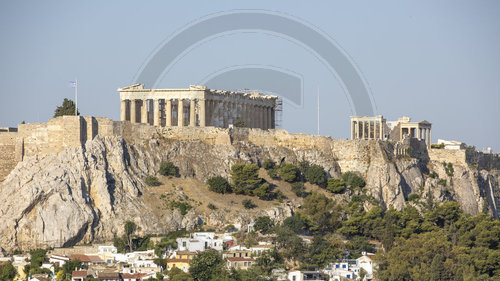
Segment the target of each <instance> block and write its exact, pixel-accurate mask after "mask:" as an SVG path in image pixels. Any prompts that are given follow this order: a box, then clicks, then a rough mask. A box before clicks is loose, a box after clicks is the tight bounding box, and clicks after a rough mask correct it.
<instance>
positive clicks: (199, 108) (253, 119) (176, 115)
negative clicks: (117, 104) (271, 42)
mask: <svg viewBox="0 0 500 281" xmlns="http://www.w3.org/2000/svg"><path fill="white" fill-rule="evenodd" d="M118 91H119V92H120V100H121V111H120V119H121V121H130V122H131V123H145V124H150V125H154V126H162V127H164V126H179V127H182V126H192V127H194V126H200V127H205V126H214V127H222V128H228V127H230V126H232V125H235V126H243V127H249V128H261V129H274V128H275V126H276V111H277V110H279V104H280V100H279V99H278V97H277V96H272V95H263V94H260V93H256V92H251V93H240V92H232V91H220V90H211V89H207V88H206V87H204V86H189V88H188V89H144V85H143V84H135V85H132V86H128V87H124V88H120V89H118Z"/></svg>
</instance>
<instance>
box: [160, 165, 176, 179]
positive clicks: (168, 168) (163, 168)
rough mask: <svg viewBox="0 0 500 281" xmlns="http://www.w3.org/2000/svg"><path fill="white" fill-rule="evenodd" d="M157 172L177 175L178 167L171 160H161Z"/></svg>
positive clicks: (164, 174) (165, 174)
mask: <svg viewBox="0 0 500 281" xmlns="http://www.w3.org/2000/svg"><path fill="white" fill-rule="evenodd" d="M158 173H160V174H161V175H163V176H173V177H177V176H178V175H179V168H178V167H177V166H175V165H174V163H172V162H162V163H161V165H160V170H159V171H158Z"/></svg>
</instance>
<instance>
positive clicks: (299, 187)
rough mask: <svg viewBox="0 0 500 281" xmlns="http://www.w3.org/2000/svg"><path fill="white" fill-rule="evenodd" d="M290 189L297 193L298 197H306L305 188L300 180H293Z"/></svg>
mask: <svg viewBox="0 0 500 281" xmlns="http://www.w3.org/2000/svg"><path fill="white" fill-rule="evenodd" d="M292 191H293V192H294V193H295V195H297V196H298V197H306V196H307V193H306V188H305V186H304V184H303V183H302V182H294V183H292Z"/></svg>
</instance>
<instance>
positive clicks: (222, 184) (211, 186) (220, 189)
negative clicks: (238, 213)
mask: <svg viewBox="0 0 500 281" xmlns="http://www.w3.org/2000/svg"><path fill="white" fill-rule="evenodd" d="M207 184H208V190H210V191H213V192H217V193H222V194H225V193H231V190H232V189H231V185H230V184H229V182H228V181H227V180H226V179H225V178H223V177H221V176H216V177H212V178H209V179H208V180H207Z"/></svg>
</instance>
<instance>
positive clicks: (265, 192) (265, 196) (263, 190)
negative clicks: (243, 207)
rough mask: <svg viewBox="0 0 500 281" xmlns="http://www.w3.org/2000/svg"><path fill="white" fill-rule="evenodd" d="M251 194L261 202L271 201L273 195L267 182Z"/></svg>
mask: <svg viewBox="0 0 500 281" xmlns="http://www.w3.org/2000/svg"><path fill="white" fill-rule="evenodd" d="M252 194H253V195H255V196H257V197H259V199H262V200H269V199H272V197H273V194H272V192H271V187H270V186H269V184H268V183H267V182H265V183H263V184H261V185H260V186H259V187H257V188H256V189H254V190H253V191H252Z"/></svg>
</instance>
